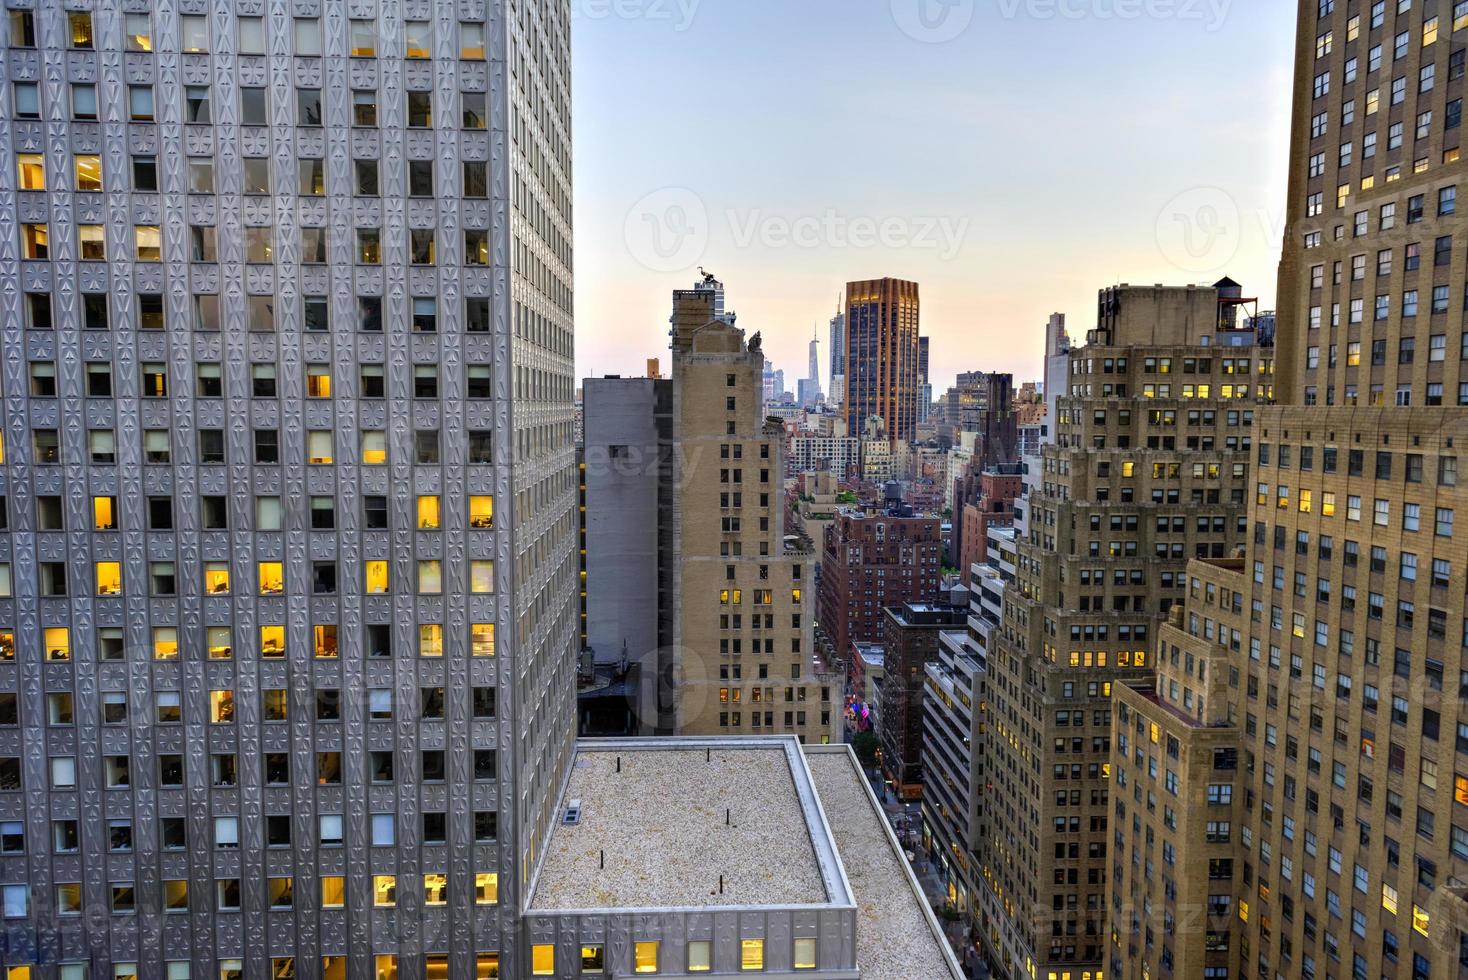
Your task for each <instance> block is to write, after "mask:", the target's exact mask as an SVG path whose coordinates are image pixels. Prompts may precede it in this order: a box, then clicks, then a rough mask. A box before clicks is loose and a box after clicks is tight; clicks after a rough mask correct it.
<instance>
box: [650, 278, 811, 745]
mask: <svg viewBox="0 0 1468 980" xmlns="http://www.w3.org/2000/svg"><path fill="white" fill-rule="evenodd" d="M695 292H698V293H702V292H705V290H697V291H695ZM684 295H685V294H683V293H680V294H677V295H675V313H674V321H675V323H678V324H681V325H682V329H681V330H680V333H679V336H680V337H681V338H682V342H681V343H680V347H679V348H677V349H675V350H674V354H673V385H674V402H675V416H676V421H675V438H676V441H677V446H678V453H677V457H676V458H677V465H678V469H677V475H676V485H677V493H676V496H675V499H676V504H675V513H674V522H675V526H676V529H677V531H676V534H677V538H676V540H677V551H676V567H677V575H678V589H677V596H676V602H677V607H676V608H677V612H676V627H675V628H676V630H677V633H676V636H675V646H676V648H677V656H678V658H679V671H678V683H677V688H676V699H677V714H678V723H677V727H678V732H679V733H680V734H685V735H702V734H722V735H729V734H790V733H793V734H797V735H799V736H801V738H802V739H804V740H806V741H809V742H821V741H824V740H828V739H829V738H830V736H831V734H832V733H833V732H834V731H835V725H836V724H837V714H838V705H837V702H836V701H835V700H833V699H839V695H840V689H839V688H840V685H839V682H838V681H837V680H836V679H834V678H832V677H821V676H818V675H817V674H816V671H815V664H814V661H813V654H814V652H815V649H814V648H815V642H814V637H815V634H814V628H815V618H814V617H815V608H816V597H815V594H814V592H813V590H814V588H815V554H814V550H813V548H812V547H811V546H810V545H809V543H807V542H803V541H801V540H799V539H791V540H789V541H787V538H786V534H787V520H786V501H785V494H784V492H783V480H784V447H785V431H784V427H783V425H781V424H779V423H778V422H773V421H772V422H769V423H767V421H766V419H765V418H764V415H763V412H762V405H761V397H760V396H761V383H762V376H763V369H764V355H763V353H762V352H761V351H760V349H759V347H758V344H757V343H750V342H748V341H747V340H746V338H745V335H744V331H743V330H741V329H739V328H738V327H735V326H734V324H733V322H732V318H728V317H708V318H707V319H705V320H704V322H703V323H702V324H698V323H697V321H698V320H699V318H701V317H706V316H708V311H709V310H710V309H712V304H710V303H709V302H708V301H707V300H706V299H704V298H703V297H702V296H693V297H691V298H690V301H689V304H688V305H686V306H685V305H684V300H683V296H684Z"/></svg>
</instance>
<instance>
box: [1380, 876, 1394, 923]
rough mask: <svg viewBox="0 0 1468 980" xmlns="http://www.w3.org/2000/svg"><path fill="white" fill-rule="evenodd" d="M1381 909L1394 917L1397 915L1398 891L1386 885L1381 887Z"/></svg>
mask: <svg viewBox="0 0 1468 980" xmlns="http://www.w3.org/2000/svg"><path fill="white" fill-rule="evenodd" d="M1381 907H1382V908H1384V909H1386V910H1387V911H1388V912H1390V913H1391V914H1392V915H1396V914H1397V890H1396V889H1395V888H1393V887H1392V886H1391V885H1388V884H1386V883H1383V884H1382V886H1381Z"/></svg>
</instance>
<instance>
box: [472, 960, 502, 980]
mask: <svg viewBox="0 0 1468 980" xmlns="http://www.w3.org/2000/svg"><path fill="white" fill-rule="evenodd" d="M499 975H500V954H499V953H480V954H479V955H478V957H477V958H476V959H475V961H474V980H498V977H499Z"/></svg>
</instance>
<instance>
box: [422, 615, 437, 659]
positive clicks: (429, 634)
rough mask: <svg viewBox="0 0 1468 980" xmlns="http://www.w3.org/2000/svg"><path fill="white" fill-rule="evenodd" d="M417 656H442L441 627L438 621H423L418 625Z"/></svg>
mask: <svg viewBox="0 0 1468 980" xmlns="http://www.w3.org/2000/svg"><path fill="white" fill-rule="evenodd" d="M418 656H420V657H442V656H443V627H442V626H441V625H439V624H438V623H423V624H421V625H420V626H419V627H418Z"/></svg>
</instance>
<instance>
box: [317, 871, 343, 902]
mask: <svg viewBox="0 0 1468 980" xmlns="http://www.w3.org/2000/svg"><path fill="white" fill-rule="evenodd" d="M346 904H347V879H346V878H343V877H342V876H341V875H323V876H322V877H321V907H322V908H324V909H339V908H344V907H345V906H346Z"/></svg>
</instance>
